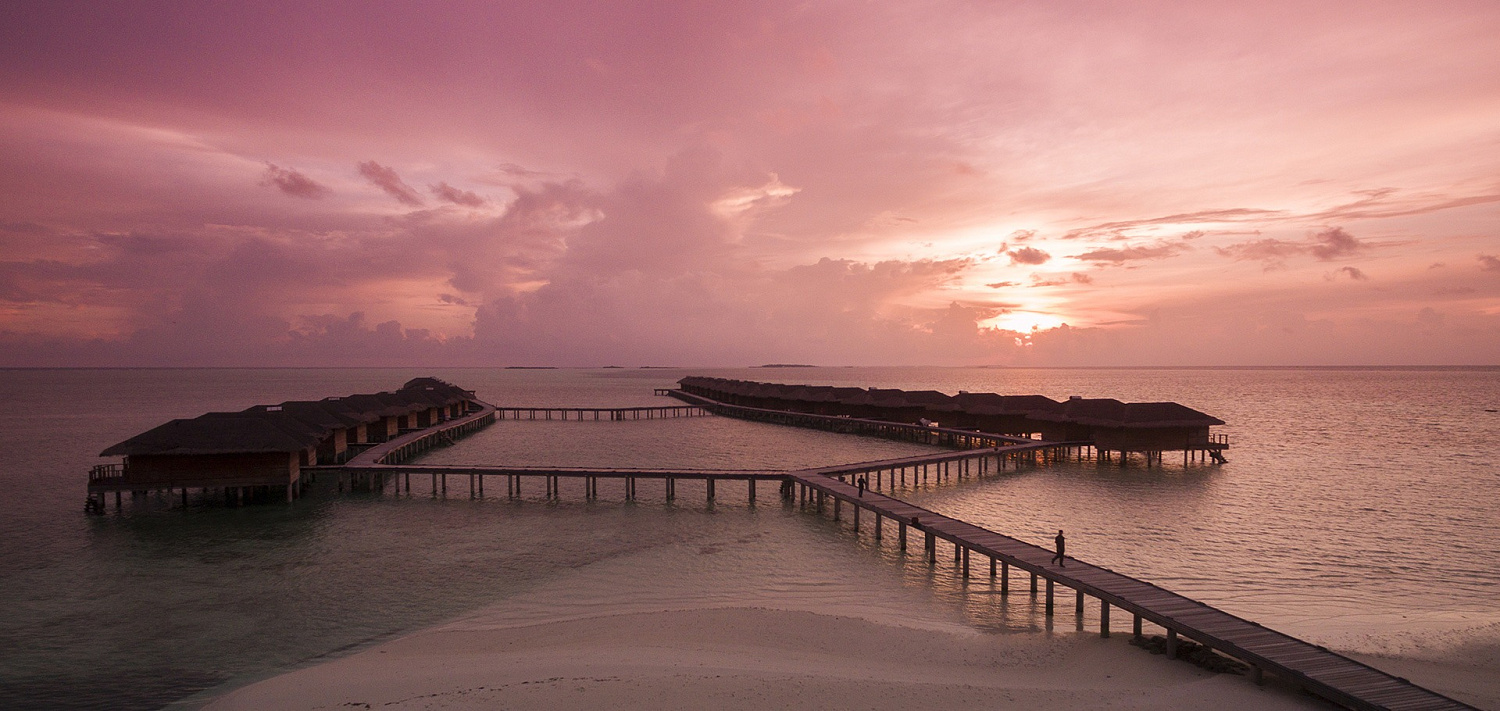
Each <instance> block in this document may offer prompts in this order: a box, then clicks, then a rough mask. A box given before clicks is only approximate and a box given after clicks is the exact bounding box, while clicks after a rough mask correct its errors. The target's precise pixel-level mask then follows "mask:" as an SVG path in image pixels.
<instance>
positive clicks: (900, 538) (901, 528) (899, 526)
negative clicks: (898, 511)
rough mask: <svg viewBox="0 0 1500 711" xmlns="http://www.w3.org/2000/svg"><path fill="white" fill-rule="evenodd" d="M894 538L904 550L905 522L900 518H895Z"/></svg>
mask: <svg viewBox="0 0 1500 711" xmlns="http://www.w3.org/2000/svg"><path fill="white" fill-rule="evenodd" d="M896 539H897V542H898V543H899V544H900V546H901V550H906V522H905V521H902V520H900V519H897V520H896Z"/></svg>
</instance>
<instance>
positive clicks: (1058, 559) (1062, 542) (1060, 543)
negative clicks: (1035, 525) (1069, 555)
mask: <svg viewBox="0 0 1500 711" xmlns="http://www.w3.org/2000/svg"><path fill="white" fill-rule="evenodd" d="M1052 540H1054V541H1056V542H1057V554H1056V555H1054V556H1052V562H1054V563H1056V564H1058V565H1059V566H1061V567H1064V568H1066V567H1068V564H1067V563H1065V562H1063V548H1064V546H1066V545H1067V542H1068V539H1066V538H1063V532H1062V529H1058V531H1057V538H1054V539H1052Z"/></svg>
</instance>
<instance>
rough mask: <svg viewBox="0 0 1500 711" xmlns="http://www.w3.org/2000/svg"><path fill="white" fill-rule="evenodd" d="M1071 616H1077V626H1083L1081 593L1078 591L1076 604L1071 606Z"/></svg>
mask: <svg viewBox="0 0 1500 711" xmlns="http://www.w3.org/2000/svg"><path fill="white" fill-rule="evenodd" d="M1073 614H1075V615H1078V624H1080V625H1082V624H1083V591H1082V590H1079V591H1078V602H1077V603H1076V604H1075V605H1074V606H1073Z"/></svg>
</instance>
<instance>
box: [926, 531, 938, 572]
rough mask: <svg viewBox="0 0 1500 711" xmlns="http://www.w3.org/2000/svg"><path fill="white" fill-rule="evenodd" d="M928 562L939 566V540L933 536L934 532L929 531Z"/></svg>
mask: <svg viewBox="0 0 1500 711" xmlns="http://www.w3.org/2000/svg"><path fill="white" fill-rule="evenodd" d="M927 562H928V563H931V564H933V565H936V564H937V538H935V537H934V536H933V535H932V531H927Z"/></svg>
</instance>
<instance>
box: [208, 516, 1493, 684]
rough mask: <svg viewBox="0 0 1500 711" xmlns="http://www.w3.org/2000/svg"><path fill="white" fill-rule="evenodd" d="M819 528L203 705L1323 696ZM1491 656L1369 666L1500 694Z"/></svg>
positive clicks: (701, 542) (667, 553)
mask: <svg viewBox="0 0 1500 711" xmlns="http://www.w3.org/2000/svg"><path fill="white" fill-rule="evenodd" d="M825 540H826V533H824V532H822V531H820V530H817V529H816V528H815V527H810V526H809V527H805V528H803V527H796V526H791V527H788V526H785V525H782V524H780V523H776V522H775V521H768V520H765V519H753V518H752V519H735V520H733V521H731V522H729V523H727V524H726V525H725V526H724V527H723V530H722V531H720V532H718V533H713V532H710V533H703V532H701V531H698V532H696V535H695V536H693V537H692V538H691V540H683V541H680V542H677V543H672V544H669V545H663V546H657V547H652V548H650V549H649V550H644V551H641V552H638V553H633V554H627V555H623V556H618V557H614V558H610V559H608V560H604V561H601V562H597V563H593V564H590V565H587V566H583V567H581V568H577V569H574V570H571V571H568V572H567V573H565V574H562V575H559V576H557V577H555V578H551V579H548V580H545V581H541V582H539V583H537V584H536V585H535V586H533V587H531V588H529V589H527V590H525V591H521V592H517V593H513V594H510V595H508V596H507V597H506V598H505V600H504V601H502V602H500V603H499V604H496V605H493V606H491V607H488V608H485V609H482V610H478V611H475V612H474V613H472V614H471V615H469V616H467V617H465V618H463V619H460V620H457V621H455V622H452V623H450V624H447V625H444V626H441V627H437V628H433V629H429V630H425V631H422V632H417V633H415V634H412V635H409V636H406V637H403V638H400V639H396V640H394V641H391V642H388V643H385V644H382V645H380V646H377V647H374V648H371V649H368V650H365V651H363V652H360V653H358V654H354V655H352V656H349V657H346V658H343V659H338V660H334V661H330V662H327V663H323V664H319V665H317V666H313V667H309V668H306V669H301V670H297V671H293V672H290V673H287V674H283V675H281V676H277V677H273V678H270V679H267V680H265V681H261V682H259V683H256V684H252V685H250V686H247V687H244V688H241V689H238V690H236V691H233V692H230V693H229V694H227V695H225V696H223V697H221V698H219V699H216V700H214V701H213V702H212V703H211V704H209V706H208V707H207V708H209V709H213V710H216V711H229V710H234V709H255V710H257V711H260V710H270V709H292V710H295V709H350V708H385V709H396V710H399V709H471V708H472V709H592V708H650V709H705V708H713V709H774V708H808V709H813V708H816V709H855V708H859V709H895V710H901V709H970V708H975V709H981V708H982V709H1006V708H1026V709H1085V708H1087V709H1093V708H1112V709H1161V708H1188V709H1201V708H1213V709H1215V711H1232V710H1233V709H1272V710H1274V709H1327V708H1330V707H1329V706H1328V705H1327V704H1324V703H1322V702H1321V701H1318V700H1316V699H1313V698H1311V697H1308V696H1305V695H1303V694H1301V693H1300V692H1297V691H1294V690H1290V689H1288V688H1287V687H1285V686H1282V685H1278V684H1276V683H1275V682H1268V683H1267V684H1266V685H1265V686H1256V685H1255V684H1254V683H1252V682H1251V681H1250V680H1248V679H1247V678H1245V677H1242V676H1237V675H1230V674H1224V675H1220V674H1212V673H1209V672H1207V671H1204V670H1202V669H1199V668H1198V667H1195V666H1193V665H1191V664H1188V663H1186V662H1181V661H1171V660H1168V659H1166V658H1165V657H1162V656H1154V655H1151V654H1149V653H1147V652H1146V651H1144V650H1141V649H1138V648H1136V647H1133V646H1130V644H1129V643H1128V640H1129V636H1130V635H1129V631H1128V630H1129V623H1128V617H1126V618H1122V620H1121V622H1120V623H1118V624H1117V626H1116V634H1115V636H1114V637H1112V638H1110V639H1100V638H1099V637H1098V635H1097V633H1091V632H1079V631H1076V627H1075V625H1074V620H1073V619H1072V616H1071V614H1070V613H1065V614H1060V615H1059V617H1058V618H1056V622H1055V624H1056V626H1055V627H1054V628H1052V629H1053V630H1054V631H1051V632H1048V631H1042V630H1044V629H1046V627H1045V625H1044V624H1042V625H1037V624H1036V622H1037V621H1038V618H1037V617H1035V615H1036V614H1037V610H1036V609H1034V608H1035V605H1036V601H1035V600H1033V599H1031V598H1029V597H1028V596H1026V595H1025V594H1024V593H1020V594H1016V595H1015V596H1014V597H1012V598H1011V603H1010V604H1011V608H1009V609H1010V610H1011V612H1010V613H1009V614H1010V615H1011V617H1010V618H1008V619H1009V620H1010V622H1009V623H1008V624H1009V626H1004V625H999V624H998V623H1000V622H1002V621H1003V620H1004V619H1007V618H1005V617H1004V615H1005V614H1007V613H1005V612H1003V611H1004V610H1005V609H1007V608H1006V607H1005V606H1004V605H1003V604H1001V603H1000V601H999V599H998V598H996V597H993V595H992V593H994V592H996V591H995V590H994V586H995V582H994V581H991V580H988V579H987V578H985V579H980V580H976V581H974V582H973V583H972V584H970V585H967V586H957V584H955V583H954V582H953V581H952V580H947V579H945V578H943V576H942V575H941V573H940V572H934V570H935V569H932V568H929V567H928V566H926V565H922V564H916V565H891V564H890V563H889V562H885V561H882V560H881V559H880V558H878V557H876V556H871V555H869V554H868V553H865V552H860V551H858V550H857V549H856V548H855V547H853V546H845V545H833V546H830V545H819V544H820V543H824V542H825ZM903 560H904V559H903ZM945 580H947V581H946V582H945ZM986 593H990V594H991V595H987V594H986ZM1064 607H1066V606H1064ZM981 629H1007V630H1009V631H1003V632H981V631H979V630H981ZM1494 651H1495V650H1494V649H1493V648H1492V647H1486V648H1484V649H1483V650H1480V651H1475V652H1471V653H1465V654H1463V655H1459V656H1457V657H1453V656H1451V655H1443V656H1442V657H1440V658H1435V662H1434V663H1426V662H1417V661H1415V659H1417V657H1415V656H1413V655H1401V657H1402V658H1400V659H1388V658H1387V659H1371V660H1370V661H1372V662H1373V663H1374V664H1375V665H1376V666H1378V667H1380V668H1383V669H1387V670H1389V671H1392V672H1394V673H1398V674H1400V673H1407V672H1409V673H1407V674H1406V675H1407V676H1408V677H1409V678H1411V679H1413V680H1414V681H1417V682H1418V683H1427V684H1429V685H1432V686H1435V687H1438V688H1442V689H1447V690H1450V693H1453V692H1455V691H1457V692H1460V693H1459V694H1457V695H1459V696H1460V698H1462V699H1464V700H1466V701H1469V702H1471V703H1478V704H1479V705H1480V706H1482V707H1495V708H1500V704H1495V703H1492V702H1493V701H1494V700H1496V699H1500V681H1497V679H1500V675H1496V674H1494V673H1493V671H1494V669H1496V668H1500V664H1497V662H1496V659H1495V656H1496V655H1495V653H1494ZM1455 659H1458V660H1462V661H1463V663H1462V664H1458V663H1455V662H1454V660H1455ZM1436 661H1441V662H1442V663H1436Z"/></svg>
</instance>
